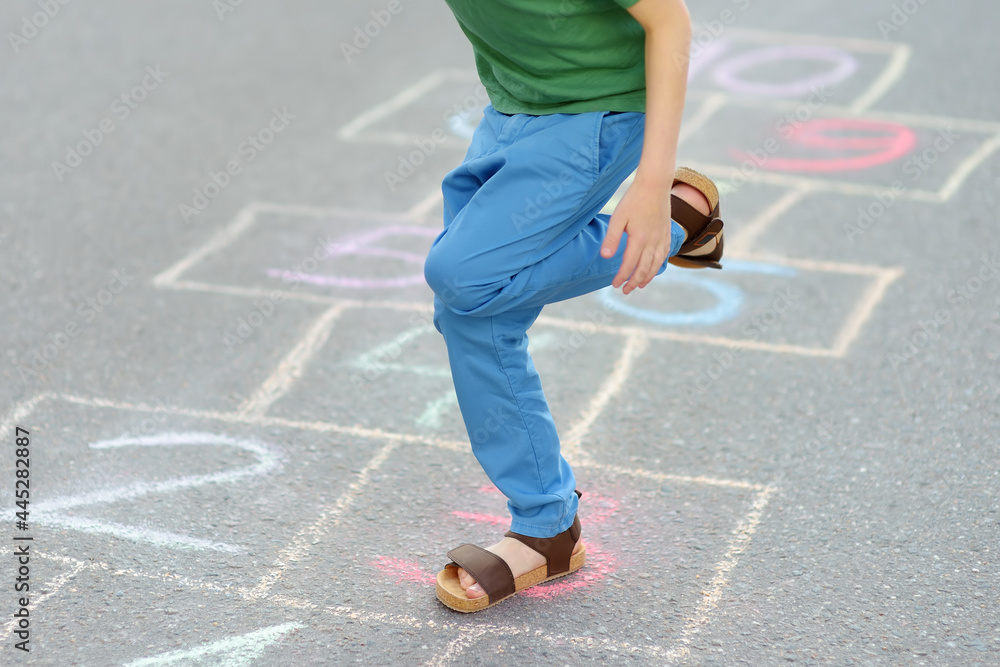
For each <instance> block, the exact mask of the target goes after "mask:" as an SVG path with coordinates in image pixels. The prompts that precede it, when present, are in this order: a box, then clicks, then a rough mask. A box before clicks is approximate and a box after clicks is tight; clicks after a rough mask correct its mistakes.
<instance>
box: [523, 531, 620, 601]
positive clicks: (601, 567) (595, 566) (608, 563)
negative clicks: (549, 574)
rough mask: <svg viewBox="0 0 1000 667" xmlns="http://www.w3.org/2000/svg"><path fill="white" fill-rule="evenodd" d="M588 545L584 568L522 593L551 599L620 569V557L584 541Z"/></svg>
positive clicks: (592, 582)
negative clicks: (617, 557)
mask: <svg viewBox="0 0 1000 667" xmlns="http://www.w3.org/2000/svg"><path fill="white" fill-rule="evenodd" d="M584 544H585V545H586V547H587V562H586V564H584V566H583V568H582V569H580V570H578V571H577V572H574V573H573V574H569V575H566V576H565V577H563V578H561V579H556V580H554V581H552V582H549V583H547V584H541V585H539V586H535V587H534V588H529V589H528V590H526V591H524V592H523V593H521V595H524V596H527V597H532V598H541V599H543V600H551V599H552V598H554V597H558V596H560V595H565V594H566V593H569V592H570V591H575V590H579V589H581V588H587V587H588V586H592V585H593V584H596V583H597V582H599V581H602V580H604V579H606V578H607V577H608V575H609V574H611V573H612V572H614V571H615V570H617V569H618V559H616V558H615V557H614V556H613V555H611V554H609V553H606V552H605V551H604V550H603V549H601V548H600V547H599V546H597V545H595V544H593V543H591V542H586V541H585V542H584Z"/></svg>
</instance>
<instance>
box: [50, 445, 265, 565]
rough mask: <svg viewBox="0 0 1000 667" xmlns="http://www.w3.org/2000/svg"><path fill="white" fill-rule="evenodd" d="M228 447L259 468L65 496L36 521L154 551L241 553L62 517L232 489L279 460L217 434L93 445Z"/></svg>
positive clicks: (136, 529) (208, 543) (259, 448)
mask: <svg viewBox="0 0 1000 667" xmlns="http://www.w3.org/2000/svg"><path fill="white" fill-rule="evenodd" d="M188 445H193V446H219V445H222V446H227V447H235V448H237V449H242V450H244V451H247V452H250V453H251V454H253V455H254V456H255V457H256V458H257V463H255V464H252V465H249V466H245V467H242V468H236V469H231V470H223V471H220V472H215V473H209V474H204V475H186V476H182V477H174V478H171V479H166V480H163V481H160V482H134V483H132V484H129V485H127V486H121V487H116V488H111V489H101V490H99V491H88V492H85V493H80V494H76V495H72V496H63V497H61V498H54V499H52V500H48V501H44V502H41V503H38V504H37V505H35V514H34V516H35V521H36V522H37V523H39V524H42V525H47V526H59V527H63V528H70V529H73V530H80V531H83V532H88V533H103V534H107V535H114V536H116V537H119V538H122V539H126V540H131V541H134V542H144V543H146V544H153V545H156V546H161V547H167V548H170V549H181V550H211V551H223V552H228V553H241V552H243V551H244V549H243V548H241V547H236V546H233V545H230V544H225V543H222V542H213V541H211V540H205V539H201V538H197V537H191V536H189V535H181V534H178V533H172V532H166V531H160V530H154V529H152V528H147V527H139V526H129V525H123V524H120V523H115V522H111V521H102V520H98V519H90V518H87V517H80V516H67V515H65V514H62V513H61V512H64V511H66V510H68V509H75V508H79V507H87V506H90V505H98V504H107V503H112V502H117V501H121V500H132V499H135V498H140V497H142V496H147V495H149V494H160V493H171V492H174V491H179V490H181V489H188V488H193V487H197V486H204V485H206V484H232V483H233V482H237V481H240V480H245V479H247V478H249V477H256V476H259V475H264V474H267V473H269V472H272V471H274V470H276V469H278V468H279V467H280V465H281V464H280V457H279V455H278V453H277V451H275V450H274V449H272V448H271V447H269V446H268V445H265V444H263V443H261V442H257V441H256V440H250V439H237V438H230V437H228V436H225V435H218V434H215V433H200V432H190V433H160V434H156V435H150V436H142V437H135V438H133V437H123V438H116V439H114V440H101V441H99V442H95V443H92V444H91V445H90V448H91V449H117V448H119V447H171V446H188Z"/></svg>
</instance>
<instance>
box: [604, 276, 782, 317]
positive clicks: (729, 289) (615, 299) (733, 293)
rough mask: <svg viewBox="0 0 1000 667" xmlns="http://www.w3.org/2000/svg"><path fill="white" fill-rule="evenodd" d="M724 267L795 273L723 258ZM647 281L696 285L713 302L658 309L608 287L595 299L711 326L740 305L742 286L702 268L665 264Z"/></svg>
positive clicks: (625, 310)
mask: <svg viewBox="0 0 1000 667" xmlns="http://www.w3.org/2000/svg"><path fill="white" fill-rule="evenodd" d="M725 270H726V273H727V275H729V274H732V273H758V274H764V275H772V276H795V275H798V270H796V269H793V268H791V267H788V266H779V265H777V264H767V263H764V262H748V261H739V260H727V261H726V269H725ZM651 285H656V286H657V288H663V287H667V286H669V285H690V286H692V287H698V288H701V289H703V290H705V291H706V292H708V293H709V294H711V295H712V296H713V297H715V302H714V304H713V305H711V306H709V307H707V308H703V309H701V310H694V311H682V312H662V311H657V310H651V309H648V308H639V307H637V306H633V305H631V304H629V303H627V302H626V300H625V299H623V298H622V296H621V295H620V294H619V293H618V292H617V291H615V290H614V289H612V288H611V287H606V288H604V289H602V290H600V291H599V292H597V293H596V294H597V299H598V300H599V301H600V302H601V304H602V305H603V306H605V307H606V308H609V309H611V310H614V311H617V312H619V313H622V314H624V315H628V316H629V317H634V318H636V319H638V320H643V321H645V322H650V323H652V324H659V325H661V326H713V325H716V324H721V323H722V322H726V321H729V320H732V319H734V318H735V317H736V316H737V315H739V313H740V309H741V308H742V307H743V301H744V297H743V290H741V289H740V288H739V287H737V286H735V285H732V284H730V283H726V282H723V281H722V280H719V279H717V278H713V277H710V276H706V275H705V274H704V273H702V272H698V273H694V272H688V271H679V270H672V269H670V268H669V267H668V268H667V270H666V271H664V272H663V273H661V274H660V275H659V276H657V277H656V278H655V279H654V280H653V282H652V283H651Z"/></svg>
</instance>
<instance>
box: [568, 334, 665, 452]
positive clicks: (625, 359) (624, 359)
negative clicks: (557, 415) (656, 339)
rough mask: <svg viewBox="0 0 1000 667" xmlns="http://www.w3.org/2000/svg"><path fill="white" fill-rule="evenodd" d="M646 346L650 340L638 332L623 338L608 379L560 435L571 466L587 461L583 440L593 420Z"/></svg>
mask: <svg viewBox="0 0 1000 667" xmlns="http://www.w3.org/2000/svg"><path fill="white" fill-rule="evenodd" d="M647 347H649V339H648V338H647V337H646V336H644V335H643V334H641V333H631V334H629V335H628V336H627V337H626V339H625V344H624V345H623V346H622V353H621V355H620V356H619V357H618V359H617V361H615V365H614V367H613V368H612V369H611V372H610V373H609V374H608V377H607V379H606V380H605V381H604V383H603V384H602V385H601V388H600V390H599V391H598V392H597V393H596V394H595V395H594V397H593V398H592V399H591V400H590V403H589V404H588V405H587V407H586V408H584V410H583V411H582V412H581V413H580V416H579V417H578V418H577V421H576V423H574V424H573V426H572V428H570V430H569V433H567V434H566V437H565V438H562V453H563V456H565V457H566V459H567V460H571V461H572V462H573V463H574V465H577V464H585V462H586V461H588V460H590V458H591V457H590V455H589V454H587V452H585V451H584V449H583V444H582V443H583V439H584V438H585V437H587V434H588V433H590V429H591V427H592V426H593V425H594V422H595V421H597V418H598V417H599V416H600V415H601V413H602V412H603V411H604V408H606V407H607V405H608V403H609V402H611V399H613V398H614V397H615V396H617V395H618V393H619V392H620V391H621V390H622V387H624V386H625V382H626V381H627V380H628V376H629V374H631V373H632V368H633V367H634V366H635V362H636V359H638V358H639V357H640V356H641V355H642V353H643V352H645V351H646V348H647Z"/></svg>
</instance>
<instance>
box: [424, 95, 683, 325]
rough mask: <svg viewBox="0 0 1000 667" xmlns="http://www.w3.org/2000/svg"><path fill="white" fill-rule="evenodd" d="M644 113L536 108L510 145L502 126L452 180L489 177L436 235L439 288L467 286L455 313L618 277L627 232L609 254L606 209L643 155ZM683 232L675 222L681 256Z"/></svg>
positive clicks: (485, 310) (488, 309) (434, 283)
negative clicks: (542, 112) (539, 111)
mask: <svg viewBox="0 0 1000 667" xmlns="http://www.w3.org/2000/svg"><path fill="white" fill-rule="evenodd" d="M494 113H495V112H494ZM507 118H514V119H516V118H518V117H516V116H515V117H507ZM643 119H644V117H643V114H612V115H604V114H579V115H577V116H571V117H569V119H568V120H567V117H566V116H559V115H556V116H553V117H540V118H539V117H535V118H534V119H533V120H532V121H531V124H530V125H528V126H527V129H528V130H533V132H534V133H533V134H529V135H528V136H520V137H519V138H518V139H517V141H515V142H514V143H513V144H511V145H503V139H504V137H503V132H502V131H501V132H500V146H499V147H498V148H497V147H495V148H494V149H492V150H490V151H487V152H486V153H487V154H486V155H485V156H482V157H479V158H476V159H472V160H466V162H465V163H463V165H462V167H461V169H459V170H456V171H455V172H452V174H449V176H448V178H447V179H446V184H447V182H448V181H453V182H455V178H454V176H455V174H456V172H458V173H461V174H464V175H467V174H473V175H474V177H475V178H478V179H480V180H481V181H482V185H481V187H480V188H479V189H478V191H477V192H476V194H475V196H473V197H472V198H471V200H470V201H469V203H468V206H466V207H465V208H464V209H462V210H460V211H458V212H456V213H455V215H454V216H453V217H450V218H447V219H446V223H447V224H448V227H447V228H446V230H445V232H443V233H442V234H441V235H440V236H439V238H438V239H437V241H435V244H434V247H433V248H432V250H431V253H430V256H429V257H428V261H427V264H426V266H425V274H426V276H427V280H428V283H429V284H430V285H431V287H432V289H434V290H435V292H436V293H438V294H441V293H442V292H443V291H444V288H446V287H447V288H448V291H449V293H451V294H454V293H455V292H457V293H459V296H458V298H454V299H451V300H449V301H448V305H449V306H450V307H451V308H452V309H453V310H455V311H456V312H459V313H463V314H467V315H479V316H486V315H492V314H496V313H499V312H503V311H504V310H508V309H512V310H514V309H519V308H522V307H538V306H542V305H545V304H546V303H553V302H556V301H561V300H563V299H567V298H571V297H573V296H579V295H581V294H586V293H588V292H592V291H595V290H597V289H600V288H602V287H606V286H607V285H610V284H611V280H612V279H613V278H614V276H615V275H616V274H617V272H618V269H619V268H620V266H621V261H622V256H623V254H624V250H625V247H626V243H627V236H626V237H623V239H622V242H621V244H620V245H619V249H618V252H617V253H616V255H615V256H614V257H610V258H604V257H601V255H600V248H601V244H602V243H603V241H604V237H605V236H606V234H607V228H608V223H609V216H607V215H601V214H599V213H598V212H599V211H600V210H601V208H603V207H604V205H605V203H606V202H607V201H608V199H610V198H611V196H612V195H613V194H614V192H615V190H616V189H617V188H618V186H619V185H620V184H621V183H622V181H624V180H625V178H627V177H628V175H629V174H630V173H631V172H632V171H633V170H634V169H635V167H636V166H637V164H638V161H639V154H640V151H641V147H642V139H643V129H644V120H643ZM510 122H513V121H510ZM538 125H541V126H542V127H541V128H538V127H536V126H538ZM477 132H478V131H477ZM522 134H524V133H522ZM446 200H447V198H446ZM683 238H684V230H683V229H682V228H681V227H680V225H678V224H677V223H672V248H671V254H672V255H673V254H676V253H677V251H678V250H679V249H680V245H681V244H682V243H683ZM665 267H666V262H664V264H663V266H662V267H661V268H660V271H662V270H663V269H664V268H665Z"/></svg>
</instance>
